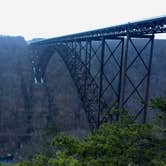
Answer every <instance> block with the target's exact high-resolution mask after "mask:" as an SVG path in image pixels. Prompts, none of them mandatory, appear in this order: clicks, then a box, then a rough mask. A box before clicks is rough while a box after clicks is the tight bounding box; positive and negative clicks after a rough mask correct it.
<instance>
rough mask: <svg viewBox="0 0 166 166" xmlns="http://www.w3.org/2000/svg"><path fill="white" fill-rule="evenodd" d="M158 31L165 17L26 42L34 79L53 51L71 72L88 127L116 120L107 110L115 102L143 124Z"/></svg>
mask: <svg viewBox="0 0 166 166" xmlns="http://www.w3.org/2000/svg"><path fill="white" fill-rule="evenodd" d="M157 33H166V17H159V18H154V19H149V20H143V21H138V22H133V23H128V24H123V25H118V26H113V27H108V28H104V29H98V30H93V31H88V32H83V33H77V34H72V35H66V36H62V37H57V38H52V39H47V40H42V41H39V42H34V43H31V44H30V45H29V48H30V50H31V52H32V57H31V58H32V59H31V61H32V63H33V68H34V74H35V79H36V81H37V82H38V83H42V82H43V80H44V77H45V71H46V68H47V65H48V62H49V60H50V58H51V57H52V55H53V54H54V52H57V53H58V54H59V55H60V56H61V57H62V59H63V61H64V62H65V64H66V66H67V68H68V70H69V72H70V74H71V77H72V79H73V81H74V83H75V86H76V88H77V91H78V94H79V96H80V99H81V101H82V104H83V107H84V110H85V113H86V116H87V119H88V122H89V125H90V127H91V128H92V129H93V128H98V127H99V126H100V124H102V123H103V122H112V121H114V120H116V119H117V118H118V115H113V114H112V113H111V110H112V108H114V107H117V108H119V109H121V110H125V109H128V110H129V111H130V113H131V114H132V115H133V116H134V118H135V120H138V121H141V122H143V123H146V120H147V109H148V100H149V91H150V77H151V67H152V57H153V48H154V37H155V34H157ZM138 39H139V40H138ZM139 41H140V42H139ZM139 43H141V44H139ZM131 110H132V111H131Z"/></svg>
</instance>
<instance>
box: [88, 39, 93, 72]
mask: <svg viewBox="0 0 166 166" xmlns="http://www.w3.org/2000/svg"><path fill="white" fill-rule="evenodd" d="M88 44H89V52H88V71H89V73H90V71H91V49H92V41H91V40H90V41H89V42H88Z"/></svg>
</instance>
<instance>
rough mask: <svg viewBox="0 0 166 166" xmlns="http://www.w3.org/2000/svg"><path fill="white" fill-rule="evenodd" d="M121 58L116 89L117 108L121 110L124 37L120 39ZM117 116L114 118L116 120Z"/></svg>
mask: <svg viewBox="0 0 166 166" xmlns="http://www.w3.org/2000/svg"><path fill="white" fill-rule="evenodd" d="M121 42H122V44H121V45H122V46H121V58H120V76H119V90H118V109H119V110H122V96H121V95H122V94H121V92H122V89H123V87H122V79H123V75H122V74H123V57H124V38H123V39H121ZM118 118H119V116H117V118H116V120H118Z"/></svg>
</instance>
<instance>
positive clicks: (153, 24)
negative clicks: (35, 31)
mask: <svg viewBox="0 0 166 166" xmlns="http://www.w3.org/2000/svg"><path fill="white" fill-rule="evenodd" d="M156 33H166V17H159V18H153V19H148V20H143V21H137V22H133V23H128V24H122V25H118V26H112V27H108V28H103V29H97V30H93V31H87V32H82V33H77V34H71V35H66V36H62V37H57V38H52V39H47V40H43V41H39V42H34V43H32V44H33V45H47V44H53V43H57V42H70V41H86V40H87V39H89V40H98V39H99V40H100V39H101V37H113V38H114V37H117V36H127V34H137V35H140V34H141V35H148V34H156Z"/></svg>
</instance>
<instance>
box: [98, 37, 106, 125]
mask: <svg viewBox="0 0 166 166" xmlns="http://www.w3.org/2000/svg"><path fill="white" fill-rule="evenodd" d="M104 55H105V39H104V38H102V48H101V62H100V82H99V98H98V104H99V109H98V120H97V127H99V126H100V116H101V112H102V91H103V72H104Z"/></svg>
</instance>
